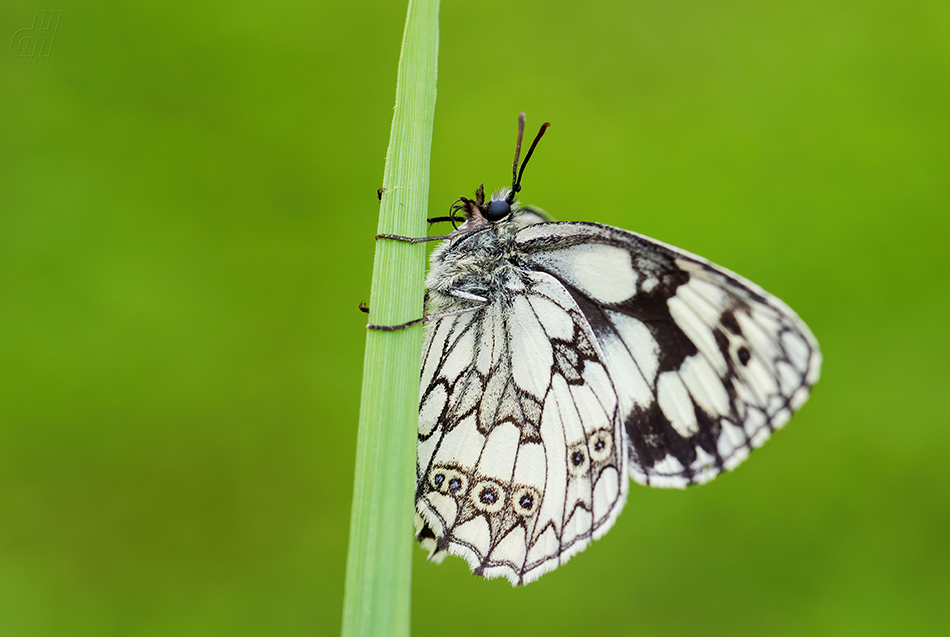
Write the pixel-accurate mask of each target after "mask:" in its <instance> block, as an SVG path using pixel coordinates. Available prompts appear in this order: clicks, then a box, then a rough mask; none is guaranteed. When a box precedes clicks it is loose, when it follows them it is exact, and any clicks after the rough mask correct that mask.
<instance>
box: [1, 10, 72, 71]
mask: <svg viewBox="0 0 950 637" xmlns="http://www.w3.org/2000/svg"><path fill="white" fill-rule="evenodd" d="M46 14H47V11H46V10H45V9H40V10H39V11H37V12H36V15H35V16H33V26H31V27H29V28H23V29H20V30H19V31H17V32H16V33H14V34H13V40H11V41H10V50H11V51H13V55H15V56H17V57H18V58H20V65H21V66H25V65H30V66H39V65H41V64H49V54H50V51H52V50H53V38H55V37H56V29H57V28H59V19H60V17H61V16H62V15H63V12H62V11H61V10H59V9H57V10H55V11H49V16H48V17H47V15H46Z"/></svg>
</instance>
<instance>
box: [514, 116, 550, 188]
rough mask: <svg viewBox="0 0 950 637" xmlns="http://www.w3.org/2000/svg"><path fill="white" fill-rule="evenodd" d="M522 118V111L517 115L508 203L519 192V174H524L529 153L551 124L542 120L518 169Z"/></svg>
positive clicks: (522, 132)
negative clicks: (516, 133) (516, 134)
mask: <svg viewBox="0 0 950 637" xmlns="http://www.w3.org/2000/svg"><path fill="white" fill-rule="evenodd" d="M524 118H525V115H524V113H522V114H521V115H519V116H518V144H517V145H516V146H515V163H514V165H513V166H512V167H511V192H509V193H508V196H507V197H506V198H505V201H507V202H508V203H509V204H511V203H513V202H514V200H515V195H516V194H517V193H519V192H521V176H522V175H523V174H524V169H525V166H527V165H528V160H529V159H531V155H532V153H534V149H535V147H536V146H537V145H538V142H539V141H541V138H542V137H544V131H546V130H547V129H548V126H550V125H551V122H544V123H543V124H541V130H539V131H538V135H537V137H535V138H534V141H533V142H531V148H529V149H528V154H527V155H525V157H524V161H523V162H522V163H521V170H518V156H519V155H520V154H521V137H522V135H523V134H524Z"/></svg>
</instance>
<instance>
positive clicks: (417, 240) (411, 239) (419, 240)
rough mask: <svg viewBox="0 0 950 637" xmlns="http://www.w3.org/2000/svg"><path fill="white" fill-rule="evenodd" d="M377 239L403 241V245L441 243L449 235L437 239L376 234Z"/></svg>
mask: <svg viewBox="0 0 950 637" xmlns="http://www.w3.org/2000/svg"><path fill="white" fill-rule="evenodd" d="M376 238H377V239H392V240H393V241H403V242H405V243H424V242H426V241H442V240H444V239H448V238H449V235H443V236H439V237H403V236H400V235H398V234H378V235H376Z"/></svg>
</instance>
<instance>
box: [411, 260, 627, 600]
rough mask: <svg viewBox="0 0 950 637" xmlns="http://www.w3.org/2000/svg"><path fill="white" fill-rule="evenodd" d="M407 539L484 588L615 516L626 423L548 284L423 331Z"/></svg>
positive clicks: (520, 579)
mask: <svg viewBox="0 0 950 637" xmlns="http://www.w3.org/2000/svg"><path fill="white" fill-rule="evenodd" d="M419 411H420V414H419V415H420V419H419V443H418V459H417V491H416V513H417V516H416V524H417V537H418V539H419V540H420V541H421V542H422V544H423V546H425V547H427V548H429V549H430V551H431V552H432V553H431V557H432V558H435V559H440V557H441V556H444V555H445V554H446V553H451V554H455V555H459V556H461V557H463V558H465V559H466V560H467V561H468V563H469V565H470V566H471V568H472V570H473V571H474V572H475V573H476V574H479V575H483V576H485V577H499V576H504V577H507V578H508V579H509V580H511V582H512V583H513V584H523V583H527V582H530V581H532V580H534V579H537V578H538V577H540V576H541V574H543V573H544V572H546V571H549V570H552V569H554V568H556V567H557V566H558V565H559V564H562V563H563V562H565V561H566V560H567V559H569V558H570V557H571V556H572V555H573V554H575V553H577V552H578V551H580V550H582V549H583V548H584V547H585V546H587V544H588V543H590V541H591V540H593V539H597V538H598V537H600V536H601V535H603V534H604V533H606V531H607V529H609V528H610V526H611V525H612V524H613V522H614V520H615V519H616V517H617V514H618V513H619V512H620V509H621V508H622V507H623V503H624V501H625V498H626V493H627V488H628V483H627V479H626V477H625V476H626V472H627V467H626V465H627V454H626V453H625V452H624V433H623V419H622V413H621V410H620V405H619V404H618V402H617V390H616V388H615V387H614V381H613V380H612V379H611V377H610V374H609V373H608V370H607V366H606V365H605V363H604V361H603V354H602V352H601V349H600V345H599V344H598V342H597V339H596V338H595V336H594V333H593V331H592V330H591V328H590V325H588V323H587V320H586V319H585V317H584V316H583V314H582V313H581V311H580V309H579V308H578V307H577V304H576V303H575V301H574V299H573V297H572V296H571V294H570V293H569V292H568V291H567V289H566V288H565V287H564V286H563V285H562V284H561V283H560V282H559V281H558V280H557V279H556V278H555V277H554V276H552V275H550V274H547V273H543V272H537V273H533V272H528V271H524V272H519V273H518V274H517V275H515V276H512V277H511V278H510V279H509V280H508V282H507V284H506V291H505V293H504V294H501V295H499V298H498V299H496V300H494V301H493V302H491V303H489V304H488V305H487V306H485V307H483V308H480V309H477V310H475V311H473V312H470V313H466V314H461V315H457V316H448V317H444V318H442V319H440V320H438V321H435V322H434V323H433V324H431V325H429V326H428V329H427V332H426V341H425V345H424V347H423V360H422V382H421V395H420V410H419Z"/></svg>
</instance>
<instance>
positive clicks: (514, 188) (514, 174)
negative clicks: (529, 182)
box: [508, 113, 525, 204]
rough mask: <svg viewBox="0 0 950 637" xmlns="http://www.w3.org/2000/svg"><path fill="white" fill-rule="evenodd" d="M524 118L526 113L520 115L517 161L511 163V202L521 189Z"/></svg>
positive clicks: (516, 148) (509, 196)
mask: <svg viewBox="0 0 950 637" xmlns="http://www.w3.org/2000/svg"><path fill="white" fill-rule="evenodd" d="M524 118H525V114H524V113H521V114H520V115H518V143H517V144H515V161H514V163H513V164H512V165H511V192H510V193H509V194H508V199H510V201H508V203H509V204H510V203H511V202H512V201H514V198H515V197H514V196H515V193H516V192H518V190H520V188H518V181H519V179H518V158H519V157H520V156H521V138H522V137H523V136H524Z"/></svg>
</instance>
